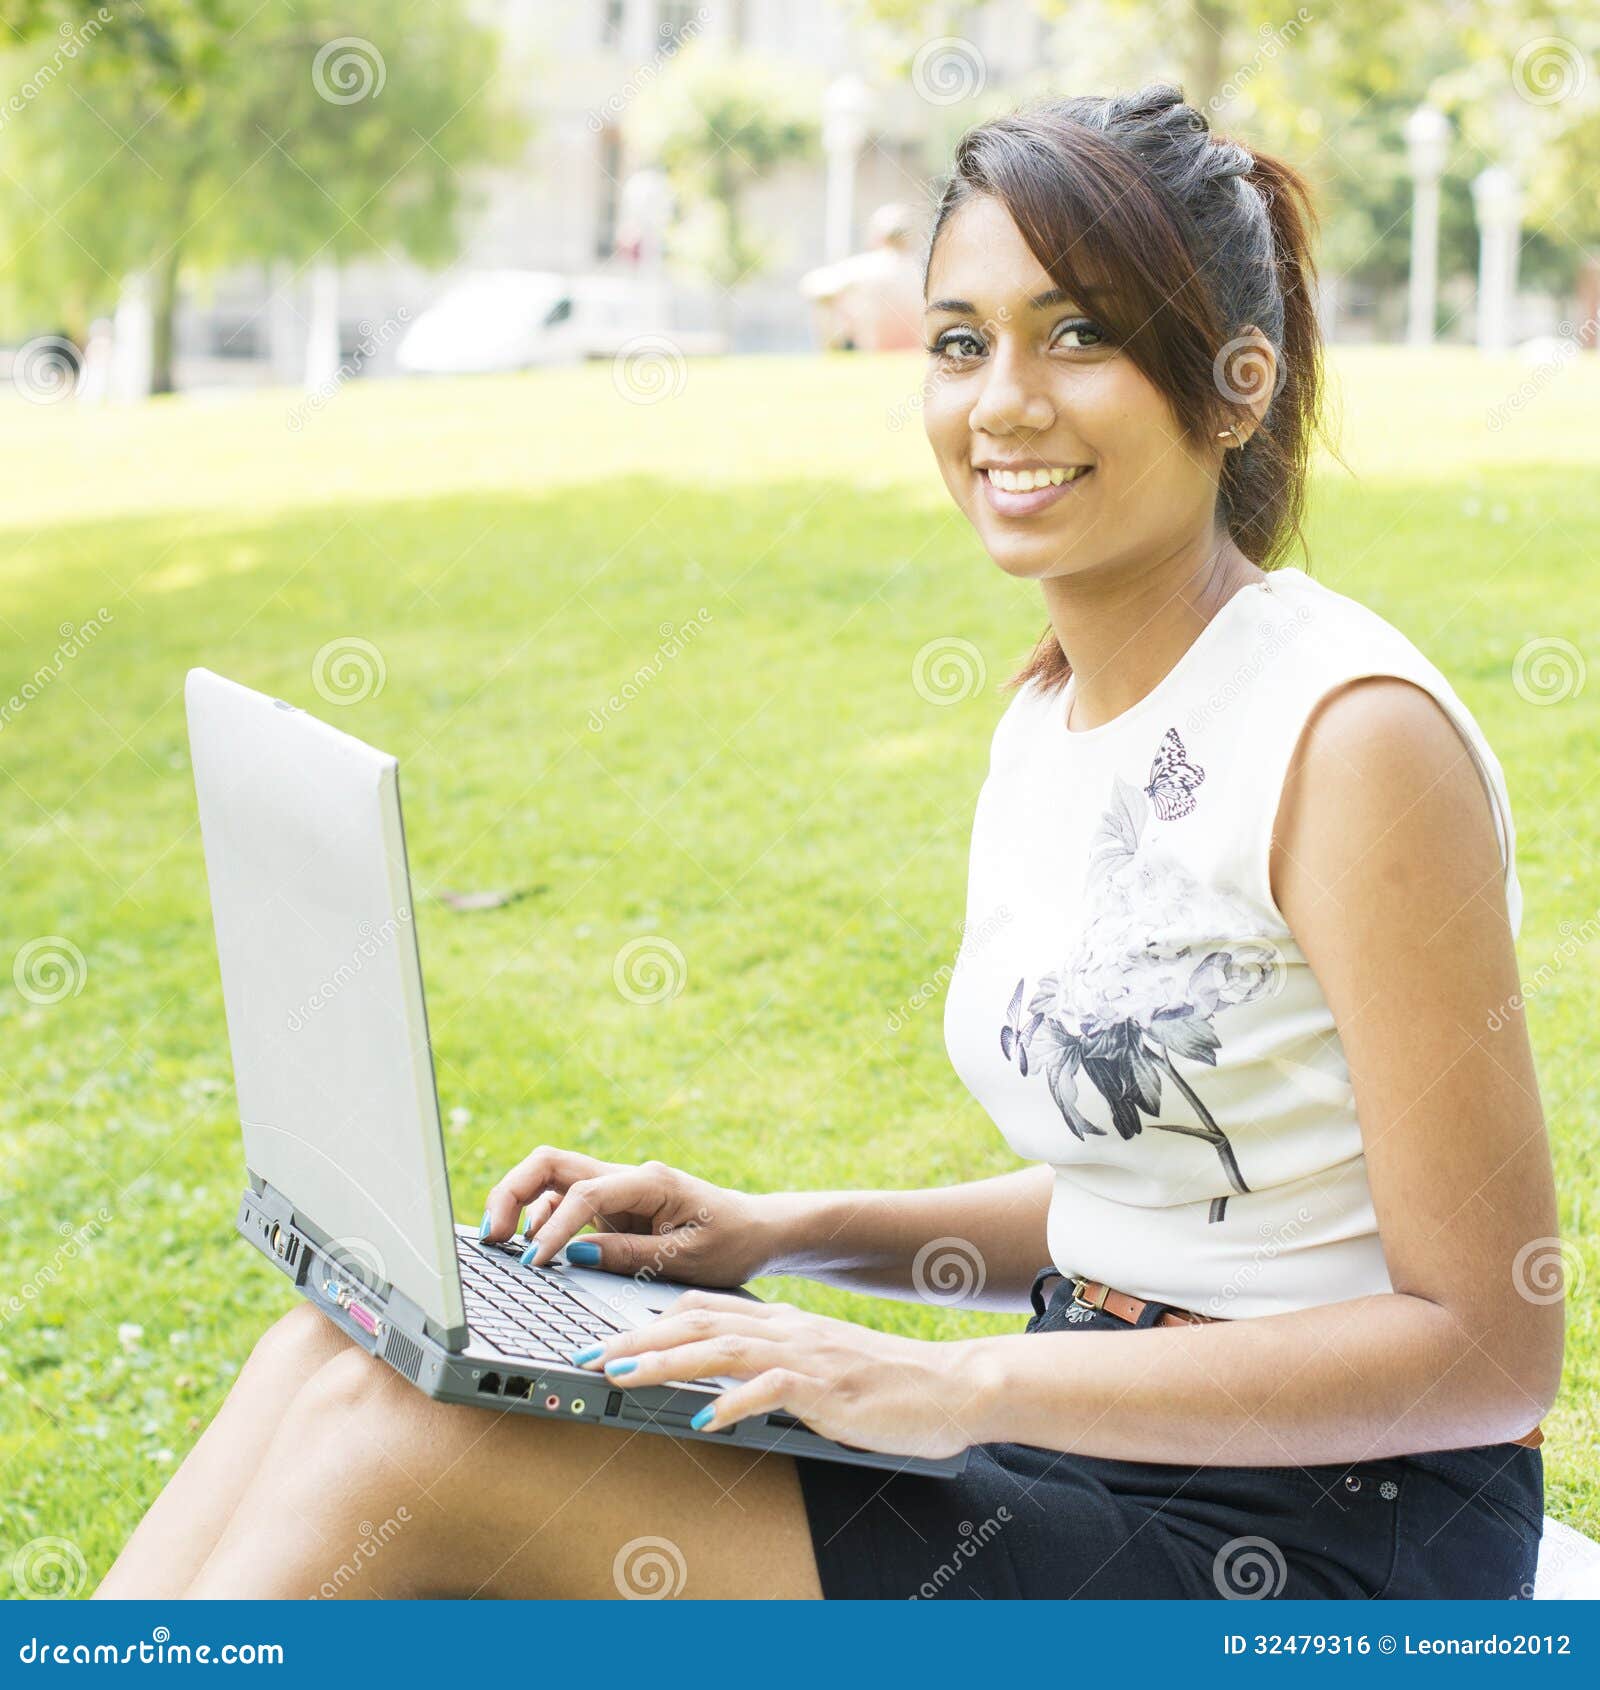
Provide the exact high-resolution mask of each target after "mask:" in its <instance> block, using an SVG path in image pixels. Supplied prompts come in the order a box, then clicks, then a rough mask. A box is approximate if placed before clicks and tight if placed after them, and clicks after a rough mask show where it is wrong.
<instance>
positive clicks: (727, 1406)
mask: <svg viewBox="0 0 1600 1690" xmlns="http://www.w3.org/2000/svg"><path fill="white" fill-rule="evenodd" d="M719 1371H721V1372H724V1373H726V1372H727V1371H728V1369H727V1368H722V1369H720V1370H719ZM821 1396H822V1385H821V1382H820V1381H819V1380H816V1379H813V1378H811V1377H810V1376H809V1375H807V1374H804V1373H796V1372H795V1371H794V1370H793V1369H792V1368H787V1367H769V1368H768V1369H767V1370H766V1372H765V1373H758V1374H757V1375H756V1376H755V1378H754V1379H750V1380H747V1381H746V1382H745V1383H744V1384H742V1385H733V1386H730V1387H729V1389H727V1390H726V1391H724V1392H723V1393H722V1395H721V1396H719V1397H717V1398H716V1399H715V1400H714V1401H712V1402H710V1403H708V1404H707V1405H706V1407H704V1408H702V1409H701V1410H700V1412H699V1413H698V1414H697V1415H695V1417H694V1419H693V1420H691V1421H690V1425H692V1426H693V1427H694V1429H695V1430H696V1431H697V1432H720V1431H722V1430H723V1428H724V1427H727V1426H733V1425H736V1424H737V1423H738V1422H739V1421H741V1420H752V1419H754V1418H755V1417H756V1416H757V1415H760V1414H777V1413H780V1412H781V1413H784V1414H792V1415H793V1416H794V1417H795V1419H797V1420H805V1419H806V1418H807V1417H808V1416H809V1415H810V1414H811V1413H812V1411H813V1410H814V1409H815V1408H816V1406H817V1404H818V1403H819V1401H820V1400H821Z"/></svg>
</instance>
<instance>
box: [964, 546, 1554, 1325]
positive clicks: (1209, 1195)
mask: <svg viewBox="0 0 1600 1690" xmlns="http://www.w3.org/2000/svg"><path fill="white" fill-rule="evenodd" d="M1363 675H1397V676H1401V677H1403V678H1404V679H1406V680H1409V681H1413V682H1415V683H1416V684H1417V685H1419V686H1421V687H1423V688H1425V689H1426V690H1427V691H1428V692H1429V693H1431V694H1432V695H1433V696H1434V697H1435V698H1436V699H1437V700H1438V701H1439V703H1440V704H1441V705H1442V706H1443V707H1444V709H1445V710H1446V712H1447V713H1448V714H1449V715H1450V717H1451V718H1452V720H1453V721H1454V722H1455V724H1456V727H1457V729H1458V731H1459V732H1460V733H1461V735H1462V738H1463V739H1464V740H1465V742H1466V744H1467V746H1468V748H1469V749H1470V751H1471V752H1472V755H1473V757H1474V759H1475V761H1476V764H1477V767H1478V771H1479V773H1480V775H1481V776H1482V778H1483V782H1484V786H1485V788H1486V790H1487V792H1488V794H1489V797H1490V800H1491V804H1492V808H1493V811H1494V818H1495V828H1496V832H1497V834H1498V836H1499V840H1500V846H1501V855H1502V859H1503V861H1504V865H1505V890H1506V899H1507V903H1508V906H1509V909H1510V914H1511V929H1512V932H1513V934H1515V933H1516V931H1517V930H1518V927H1519V926H1520V923H1521V913H1522V894H1521V890H1520V888H1519V887H1518V884H1517V876H1516V865H1515V833H1514V831H1513V827H1512V820H1511V806H1510V801H1509V799H1508V797H1507V793H1506V786H1505V780H1504V777H1503V775H1502V773H1501V770H1500V765H1499V763H1498V761H1497V760H1496V758H1495V756H1494V753H1493V752H1492V751H1491V750H1490V749H1489V746H1488V743H1487V742H1486V741H1485V739H1484V737H1483V735H1482V733H1481V732H1480V731H1479V729H1478V726H1477V723H1476V722H1475V721H1474V720H1473V718H1472V716H1471V714H1470V713H1469V712H1468V710H1467V709H1466V707H1465V706H1464V705H1463V704H1462V702H1461V700H1460V699H1459V698H1458V697H1457V696H1456V694H1455V692H1454V691H1453V690H1452V689H1451V687H1450V684H1449V682H1448V681H1446V680H1445V678H1444V676H1443V675H1442V674H1441V673H1440V672H1439V670H1438V669H1436V668H1435V667H1434V665H1433V664H1432V663H1430V662H1429V661H1428V659H1427V658H1425V657H1424V656H1423V655H1422V653H1421V652H1420V651H1419V650H1418V649H1417V648H1416V647H1415V646H1414V645H1413V644H1412V643H1411V642H1410V640H1408V639H1407V638H1406V637H1405V636H1404V635H1403V634H1401V633H1400V632H1399V631H1398V630H1397V629H1395V628H1394V627H1392V626H1390V624H1389V623H1387V622H1385V621H1384V620H1383V618H1382V617H1380V616H1378V615H1377V614H1375V613H1374V612H1372V611H1370V610H1368V609H1366V607H1365V606H1363V605H1360V604H1358V603H1356V602H1355V601H1354V600H1353V599H1350V598H1347V597H1345V596H1344V595H1343V594H1342V593H1337V592H1334V591H1333V590H1332V589H1331V588H1328V587H1325V586H1323V585H1322V584H1321V583H1319V582H1317V581H1314V580H1312V579H1311V578H1310V577H1309V576H1308V575H1306V573H1305V572H1304V571H1303V570H1301V569H1296V568H1284V569H1277V570H1273V571H1272V572H1271V573H1270V574H1269V575H1268V577H1267V579H1266V580H1265V581H1262V582H1256V583H1253V584H1252V585H1250V586H1247V587H1245V588H1243V589H1242V590H1240V591H1239V592H1238V593H1236V594H1235V595H1234V597H1233V598H1231V599H1229V600H1228V602H1227V603H1226V604H1225V605H1224V606H1223V607H1222V609H1221V610H1220V611H1219V612H1218V614H1217V615H1216V616H1215V617H1214V618H1213V619H1212V621H1210V622H1209V623H1207V624H1206V626H1205V627H1204V628H1203V629H1202V630H1201V632H1200V635H1199V637H1198V638H1197V639H1196V640H1195V642H1194V644H1193V645H1192V646H1190V648H1189V649H1188V650H1187V651H1186V652H1185V653H1184V654H1183V656H1182V657H1181V658H1179V660H1178V662H1177V664H1176V665H1175V666H1174V668H1173V669H1172V670H1171V671H1170V672H1169V673H1168V674H1167V675H1166V676H1165V677H1164V678H1163V679H1162V681H1161V682H1160V684H1159V685H1158V686H1157V687H1156V688H1155V690H1154V691H1153V692H1151V693H1150V694H1148V695H1147V696H1146V697H1145V698H1143V699H1141V700H1140V701H1139V703H1137V704H1136V705H1134V706H1133V707H1132V708H1131V709H1129V710H1126V711H1124V712H1123V713H1122V714H1121V715H1120V716H1117V717H1115V718H1114V719H1113V720H1112V721H1109V722H1106V723H1104V724H1103V725H1102V726H1100V727H1097V728H1089V729H1087V730H1084V731H1081V732H1072V731H1069V730H1068V729H1067V727H1066V715H1067V710H1068V707H1069V705H1070V702H1071V697H1072V687H1073V683H1072V682H1071V681H1069V682H1068V683H1067V687H1066V689H1065V690H1064V691H1057V692H1056V693H1054V694H1045V693H1044V692H1043V691H1041V689H1039V688H1038V687H1037V686H1036V685H1033V684H1030V685H1028V686H1026V687H1024V688H1022V689H1021V690H1020V691H1019V692H1018V694H1017V695H1016V697H1015V698H1014V699H1013V700H1012V702H1011V705H1010V707H1009V708H1008V709H1007V711H1006V713H1005V715H1004V716H1003V717H1002V718H1001V720H1000V723H999V725H998V727H997V728H996V729H995V735H994V744H993V749H992V753H991V759H990V768H989V775H988V778H987V779H986V780H985V782H984V785H983V789H982V792H981V793H980V795H979V798H978V807H977V814H976V818H975V821H974V824H973V831H972V858H971V869H970V879H969V885H968V896H967V922H966V928H965V932H964V935H963V940H962V948H961V952H960V955H959V956H958V958H957V961H956V965H955V969H954V972H953V975H952V978H951V983H950V992H949V996H948V999H947V1001H946V1004H945V1043H946V1046H947V1048H948V1050H949V1053H950V1058H951V1061H952V1062H953V1063H954V1065H955V1069H956V1072H957V1073H958V1074H959V1075H960V1076H961V1078H962V1080H963V1081H964V1082H965V1084H966V1085H967V1087H968V1088H969V1089H970V1090H971V1092H972V1094H973V1096H975V1097H976V1098H977V1099H978V1101H979V1102H980V1103H981V1104H982V1105H983V1106H984V1108H985V1109H986V1110H988V1112H989V1114H990V1115H991V1116H992V1117H993V1119H994V1121H995V1123H996V1125H997V1126H998V1127H999V1128H1000V1131H1001V1132H1002V1133H1003V1134H1004V1136H1005V1138H1006V1140H1007V1142H1008V1143H1009V1144H1010V1145H1011V1147H1012V1149H1013V1150H1015V1151H1016V1152H1017V1154H1018V1155H1019V1156H1022V1157H1025V1158H1027V1159H1028V1160H1030V1161H1036V1162H1047V1163H1049V1164H1050V1165H1051V1166H1052V1167H1053V1168H1054V1170H1055V1190H1054V1195H1053V1197H1052V1200H1051V1205H1050V1223H1049V1245H1050V1255H1051V1260H1052V1261H1053V1262H1054V1264H1055V1266H1056V1267H1057V1268H1059V1269H1060V1270H1061V1271H1062V1272H1063V1273H1067V1274H1075V1273H1076V1274H1083V1275H1084V1276H1085V1277H1087V1278H1090V1279H1097V1280H1101V1281H1103V1282H1104V1283H1106V1284H1108V1285H1113V1286H1115V1287H1116V1288H1117V1289H1119V1290H1122V1291H1128V1292H1132V1293H1133V1294H1134V1295H1135V1296H1138V1297H1144V1298H1149V1299H1154V1300H1156V1301H1158V1302H1164V1303H1172V1304H1175V1305H1177V1306H1178V1307H1181V1308H1187V1309H1193V1310H1197V1311H1199V1312H1201V1313H1204V1314H1211V1315H1222V1316H1245V1315H1264V1314H1277V1313H1282V1312H1285V1311H1287V1310H1291V1309H1298V1308H1306V1307H1310V1306H1313V1305H1316V1304H1319V1303H1329V1302H1338V1301H1341V1300H1343V1299H1345V1298H1350V1297H1360V1296H1366V1295H1368V1294H1371V1293H1376V1292H1385V1291H1389V1290H1391V1289H1392V1287H1391V1285H1390V1282H1389V1275H1388V1271H1387V1269H1386V1267H1385V1265H1384V1257H1383V1250H1382V1247H1381V1246H1380V1244H1379V1241H1378V1231H1377V1221H1376V1219H1375V1217H1374V1214H1373V1207H1372V1196H1371V1192H1370V1190H1369V1189H1368V1185H1367V1173H1366V1161H1365V1157H1364V1156H1363V1153H1362V1142H1361V1129H1360V1126H1359V1124H1358V1122H1357V1119H1356V1108H1355V1097H1354V1093H1353V1091H1352V1089H1351V1085H1350V1076H1349V1069H1348V1066H1347V1064H1346V1062H1345V1056H1344V1050H1343V1047H1342V1045H1341V1043H1340V1039H1339V1035H1338V1032H1337V1031H1336V1029H1335V1027H1334V1022H1333V1015H1332V1013H1331V1011H1330V1010H1329V1008H1328V1004H1327V1000H1326V999H1325V998H1324V997H1323V995H1322V990H1321V988H1320V987H1319V986H1318V984H1317V981H1316V979H1315V977H1314V976H1313V974H1312V972H1311V968H1310V966H1309V965H1308V964H1307V962H1306V960H1305V957H1304V956H1303V955H1302V954H1301V952H1300V948H1299V946H1298V945H1297V944H1296V943H1295V940H1294V935H1293V934H1292V933H1291V932H1290V931H1289V927H1288V924H1287V923H1286V922H1285V921H1284V919H1283V916H1282V914H1281V913H1280V912H1279V910H1278V907H1277V905H1276V904H1275V902H1274V901H1273V897H1272V890H1271V887H1270V884H1269V881H1268V853H1269V850H1270V847H1271V841H1272V829H1273V823H1274V820H1275V818H1276V815H1277V808H1278V799H1279V796H1280V794H1281V791H1282V787H1283V780H1284V776H1285V773H1286V772H1287V769H1288V765H1289V761H1290V757H1291V755H1292V753H1293V751H1294V749H1295V745H1296V743H1297V742H1298V740H1299V738H1300V734H1301V730H1302V729H1303V728H1304V727H1305V725H1306V722H1307V719H1308V718H1309V716H1310V715H1311V712H1312V710H1313V709H1314V707H1315V706H1316V704H1317V702H1318V700H1319V699H1321V698H1322V697H1323V696H1324V695H1325V694H1327V693H1328V692H1329V691H1331V690H1332V689H1333V688H1335V687H1337V686H1339V685H1340V684H1341V683H1343V682H1345V681H1349V680H1353V679H1356V678H1357V677H1359V676H1363Z"/></svg>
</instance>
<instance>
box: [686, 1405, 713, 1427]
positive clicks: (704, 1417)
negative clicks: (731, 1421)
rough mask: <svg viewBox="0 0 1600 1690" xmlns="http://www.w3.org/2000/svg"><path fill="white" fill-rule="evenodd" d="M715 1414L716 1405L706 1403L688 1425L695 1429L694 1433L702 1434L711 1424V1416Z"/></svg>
mask: <svg viewBox="0 0 1600 1690" xmlns="http://www.w3.org/2000/svg"><path fill="white" fill-rule="evenodd" d="M716 1412H717V1407H716V1404H715V1403H707V1404H706V1406H705V1407H704V1408H702V1409H701V1410H700V1412H699V1413H698V1414H697V1415H695V1417H694V1419H692V1420H691V1421H690V1422H689V1424H690V1425H691V1426H692V1427H693V1428H694V1429H695V1431H697V1432H703V1431H704V1430H705V1429H706V1427H707V1426H709V1425H710V1424H711V1416H712V1415H713V1414H715V1413H716Z"/></svg>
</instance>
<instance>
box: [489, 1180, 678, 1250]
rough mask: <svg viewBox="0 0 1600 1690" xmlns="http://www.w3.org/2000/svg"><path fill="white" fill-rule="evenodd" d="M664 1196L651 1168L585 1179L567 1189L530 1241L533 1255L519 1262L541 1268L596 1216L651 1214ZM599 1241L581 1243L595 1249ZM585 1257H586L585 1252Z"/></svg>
mask: <svg viewBox="0 0 1600 1690" xmlns="http://www.w3.org/2000/svg"><path fill="white" fill-rule="evenodd" d="M666 1196H667V1189H666V1184H665V1181H664V1179H663V1176H662V1174H660V1173H658V1172H656V1171H655V1170H654V1169H646V1168H617V1169H612V1170H609V1171H607V1170H602V1171H601V1172H599V1173H597V1174H594V1175H591V1176H585V1177H584V1178H582V1179H579V1180H577V1181H576V1182H575V1183H574V1184H572V1185H571V1186H569V1187H568V1188H567V1192H566V1195H565V1196H564V1197H563V1198H562V1199H561V1201H560V1202H559V1203H558V1204H557V1205H556V1207H555V1211H554V1212H553V1213H552V1214H551V1216H550V1218H549V1219H548V1220H546V1221H545V1222H544V1224H543V1225H542V1226H540V1227H539V1228H538V1231H537V1236H536V1237H532V1238H531V1240H530V1241H531V1244H532V1246H533V1253H532V1254H531V1255H525V1256H524V1257H523V1258H522V1259H523V1261H525V1262H527V1263H528V1264H529V1265H530V1266H536V1267H543V1266H544V1264H545V1263H546V1262H548V1261H549V1260H550V1258H551V1257H552V1256H553V1255H554V1254H555V1253H556V1251H557V1250H559V1249H560V1248H561V1246H562V1245H563V1244H565V1243H566V1242H567V1240H568V1239H569V1238H571V1237H572V1236H573V1234H574V1233H577V1232H581V1231H582V1230H583V1228H584V1227H586V1226H587V1225H588V1224H589V1223H590V1221H592V1220H594V1219H595V1217H596V1216H598V1215H603V1214H635V1215H650V1214H654V1213H655V1211H656V1210H657V1209H659V1208H660V1207H661V1205H662V1202H663V1201H664V1200H665V1198H666ZM616 1236H622V1235H620V1234H618V1235H616ZM601 1242H602V1241H601V1240H600V1239H598V1238H594V1239H589V1238H586V1239H585V1240H584V1243H585V1244H586V1245H594V1246H600V1245H601ZM584 1254H585V1256H587V1254H588V1252H587V1251H585V1252H584ZM601 1259H602V1260H603V1259H604V1257H603V1256H602V1258H601ZM579 1265H580V1266H584V1267H588V1266H592V1265H593V1263H592V1262H590V1261H587V1260H585V1261H583V1262H581V1263H580V1264H579Z"/></svg>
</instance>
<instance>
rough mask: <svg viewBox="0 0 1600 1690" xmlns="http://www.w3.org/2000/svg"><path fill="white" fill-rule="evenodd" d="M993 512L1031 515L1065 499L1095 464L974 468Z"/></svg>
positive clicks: (1092, 470) (984, 466)
mask: <svg viewBox="0 0 1600 1690" xmlns="http://www.w3.org/2000/svg"><path fill="white" fill-rule="evenodd" d="M975 467H976V468H977V471H978V479H979V481H981V482H982V483H983V492H984V497H985V498H987V499H988V501H989V506H990V509H991V510H995V511H998V512H999V513H1000V515H1001V516H1032V515H1034V513H1035V512H1037V511H1042V510H1044V509H1045V508H1046V507H1047V506H1049V505H1053V504H1054V503H1055V502H1056V500H1058V499H1063V498H1065V497H1066V496H1067V495H1068V494H1069V493H1070V492H1071V491H1072V490H1073V488H1075V487H1077V486H1078V485H1079V484H1080V483H1081V482H1082V481H1084V480H1085V479H1086V478H1087V477H1088V476H1090V475H1092V474H1093V473H1094V466H1093V465H1092V464H1026V465H1018V466H1016V467H1014V468H1013V467H1004V466H1002V465H1000V464H980V465H977V466H975Z"/></svg>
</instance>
